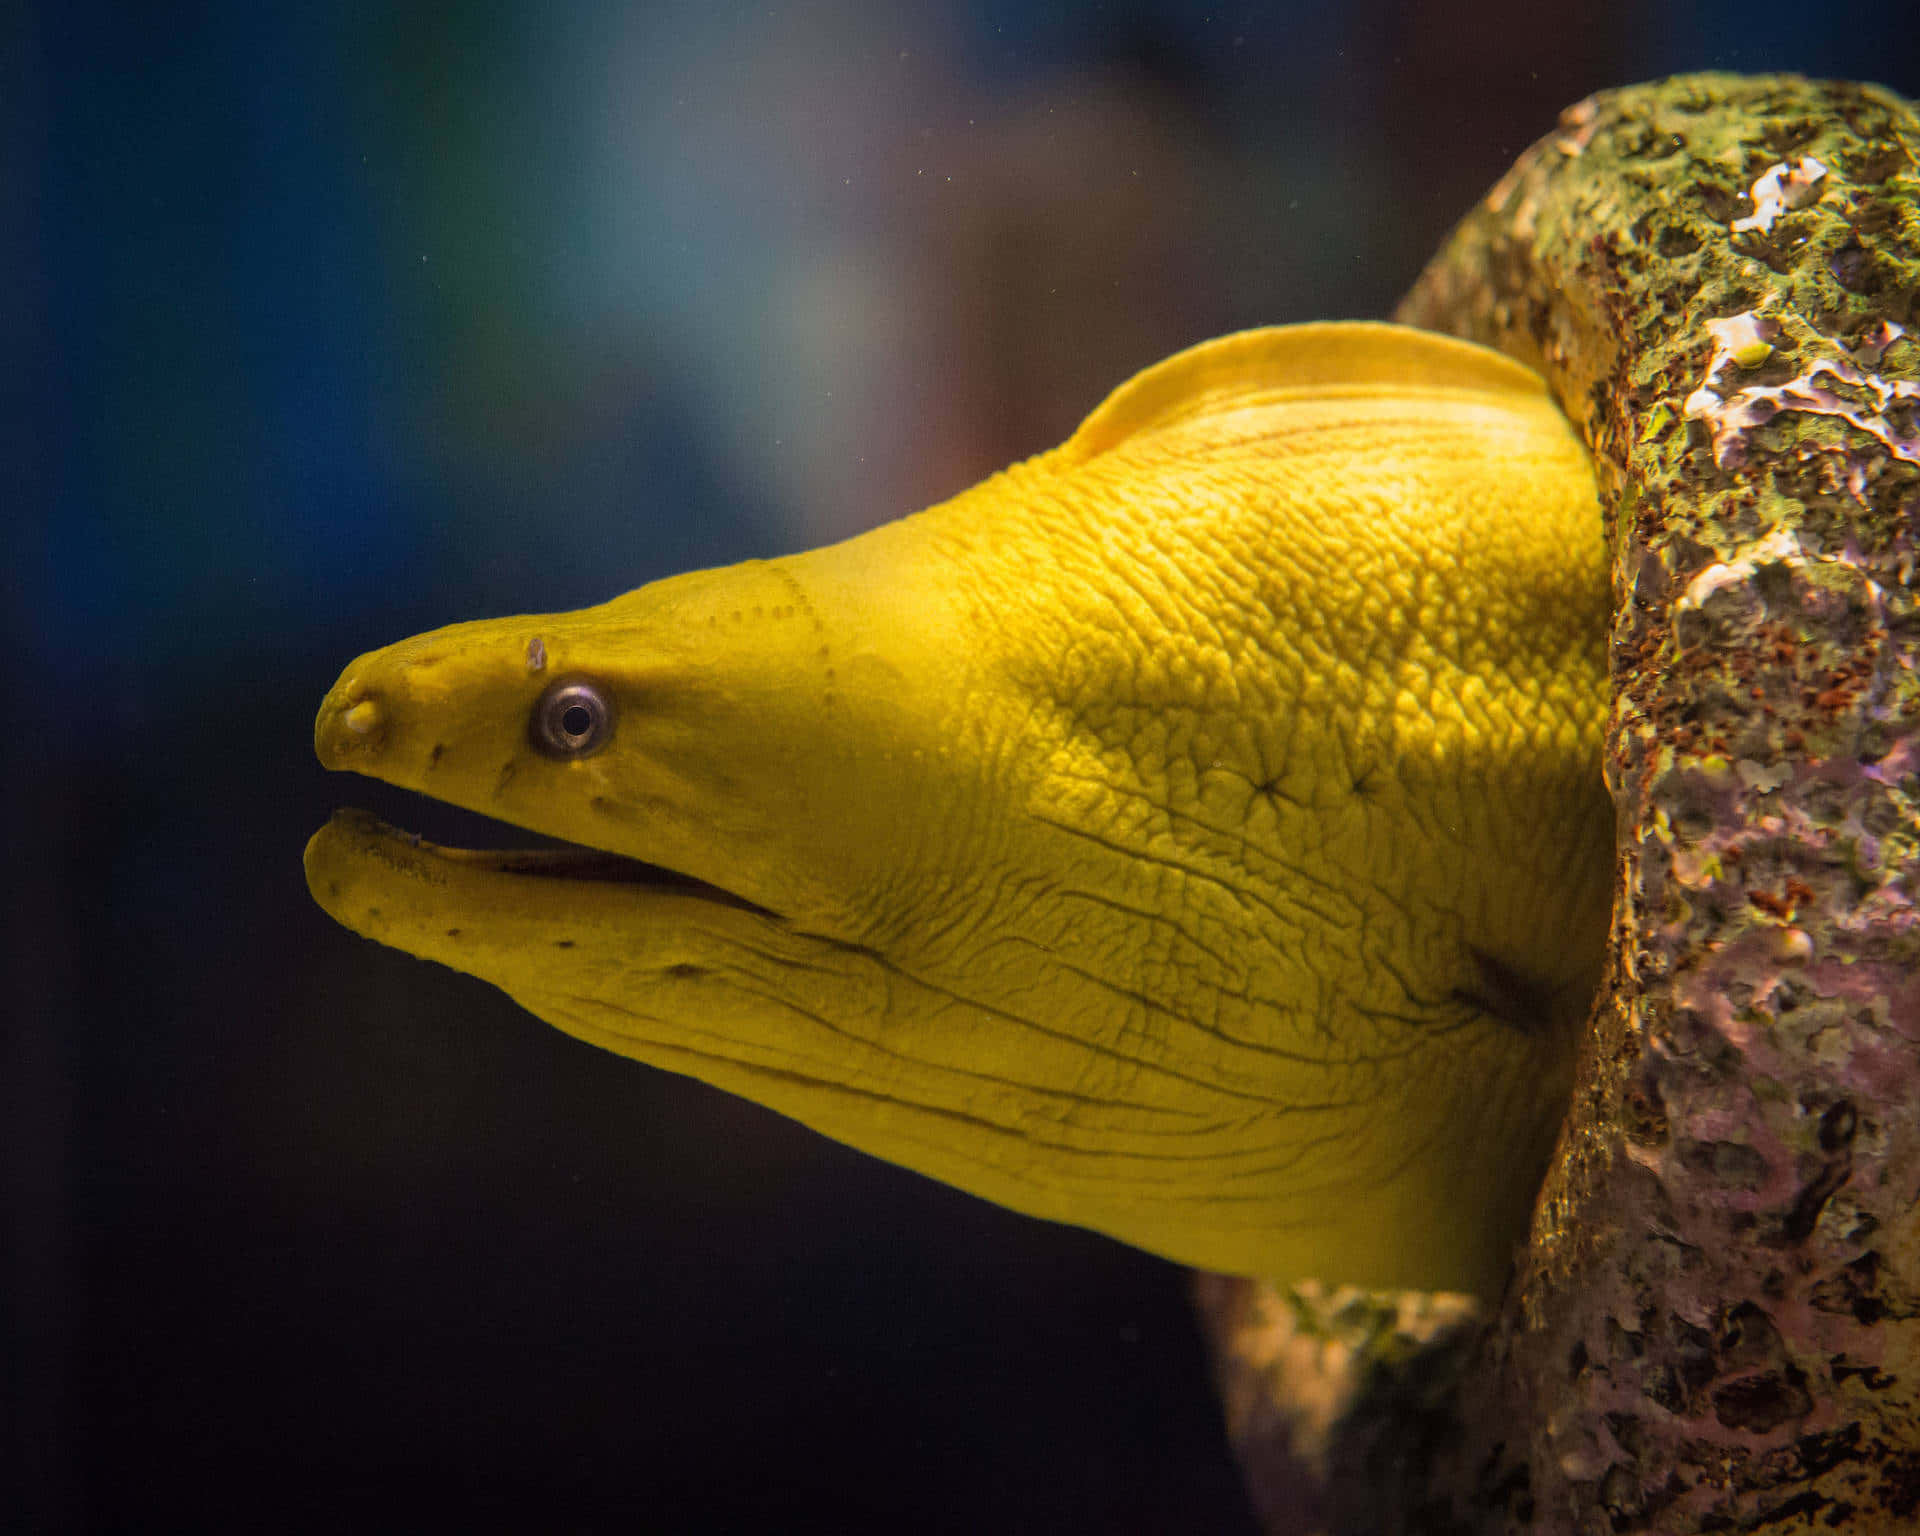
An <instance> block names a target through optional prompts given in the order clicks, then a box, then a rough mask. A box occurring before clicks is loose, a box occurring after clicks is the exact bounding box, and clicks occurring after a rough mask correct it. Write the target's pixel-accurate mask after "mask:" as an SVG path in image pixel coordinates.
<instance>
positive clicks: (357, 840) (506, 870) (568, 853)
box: [323, 807, 777, 918]
mask: <svg viewBox="0 0 1920 1536" xmlns="http://www.w3.org/2000/svg"><path fill="white" fill-rule="evenodd" d="M323 835H325V836H331V837H335V838H340V839H342V840H345V841H348V842H350V843H352V844H354V845H357V846H359V847H362V848H368V849H371V848H375V847H378V846H380V845H382V844H385V845H388V846H392V847H404V848H406V849H407V850H408V851H409V852H410V854H411V855H412V856H413V857H415V858H419V859H424V860H426V861H429V862H434V863H439V864H446V865H454V866H458V867H462V868H466V869H470V870H475V871H484V872H486V873H489V874H495V875H507V876H512V877H515V878H521V879H529V880H558V881H566V882H570V883H578V884H601V885H625V886H645V887H648V888H649V889H652V890H656V891H659V892H662V893H667V894H672V895H676V896H690V897H694V898H697V899H698V900H701V901H708V902H713V903H715V904H717V905H721V906H727V907H733V908H735V909H737V910H739V911H742V912H750V913H753V914H754V915H756V916H759V917H767V918H773V917H776V916H777V914H776V913H774V912H771V911H769V910H768V909H767V908H765V907H763V906H760V905H759V904H758V903H757V902H752V901H749V900H747V898H746V897H744V896H737V895H735V894H734V893H733V892H732V891H728V890H724V889H722V888H721V887H720V886H717V885H709V884H708V883H707V882H706V881H704V880H700V879H696V878H695V877H694V876H692V875H687V874H682V873H681V872H680V871H679V870H675V869H667V868H665V867H663V866H661V865H658V864H649V863H647V862H646V861H645V860H642V859H633V858H628V857H627V856H626V855H625V854H620V853H611V852H608V851H607V850H605V849H602V848H585V847H581V846H579V845H578V844H572V843H561V844H558V845H556V846H552V847H545V848H454V847H449V846H447V845H445V844H443V843H435V842H431V841H429V840H428V839H427V838H425V837H423V836H421V835H420V834H419V833H418V832H408V831H406V830H404V829H403V828H400V827H395V826H393V825H392V824H390V823H388V822H385V821H382V820H381V819H380V818H379V817H378V816H375V815H374V814H373V813H372V812H370V811H363V810H359V809H357V808H354V807H344V808H342V809H340V810H337V811H335V812H334V813H333V816H332V818H331V820H330V821H329V822H328V824H327V827H326V829H325V832H324V833H323Z"/></svg>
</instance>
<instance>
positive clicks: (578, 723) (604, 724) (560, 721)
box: [529, 682, 613, 757]
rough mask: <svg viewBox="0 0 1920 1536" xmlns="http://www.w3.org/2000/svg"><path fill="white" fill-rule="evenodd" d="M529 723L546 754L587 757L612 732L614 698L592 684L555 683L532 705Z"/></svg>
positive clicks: (599, 747)
mask: <svg viewBox="0 0 1920 1536" xmlns="http://www.w3.org/2000/svg"><path fill="white" fill-rule="evenodd" d="M529 726H530V728H531V734H532V736H533V744H534V745H535V746H536V747H538V748H539V749H540V750H541V751H542V752H544V753H546V754H547V756H548V757H586V756H587V755H589V754H590V753H594V752H598V751H599V750H600V749H601V748H602V747H604V746H605V745H606V744H607V741H608V739H609V738H610V737H612V735H613V701H612V700H611V699H609V698H608V697H607V696H606V695H605V694H604V693H602V692H601V691H600V690H599V689H598V688H596V687H594V685H593V684H592V683H582V682H570V683H568V682H562V683H555V684H554V685H553V686H552V687H551V688H549V689H548V690H547V691H546V692H545V693H543V694H541V695H540V699H539V702H538V703H536V704H535V705H534V706H533V719H532V720H531V721H530V722H529Z"/></svg>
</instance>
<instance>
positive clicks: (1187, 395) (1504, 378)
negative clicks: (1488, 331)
mask: <svg viewBox="0 0 1920 1536" xmlns="http://www.w3.org/2000/svg"><path fill="white" fill-rule="evenodd" d="M1427 390H1433V391H1447V392H1462V393H1471V394H1477V395H1483V396H1496V397H1497V396H1507V397H1513V396H1520V397H1525V398H1527V399H1529V400H1530V401H1534V402H1538V401H1542V400H1545V399H1546V398H1547V387H1546V384H1545V382H1544V381H1543V380H1542V379H1541V378H1540V376H1539V375H1538V374H1536V373H1535V372H1534V371H1533V370H1532V369H1530V368H1528V367H1526V366H1525V365H1524V364H1521V363H1517V362H1515V361H1514V360H1513V359H1512V358H1510V357H1507V356H1504V355H1503V354H1501V353H1499V352H1495V351H1494V350H1493V349H1492V348H1490V347H1483V346H1480V345H1478V344H1477V343H1475V342H1470V341H1461V340H1459V339H1458V338H1457V337H1453V336H1442V335H1439V334H1437V333H1435V332H1433V331H1421V330H1415V329H1414V328H1413V327H1412V326H1406V325H1389V324H1386V323H1385V322H1382V321H1374V320H1343V321H1330V322H1325V323H1317V324H1309V325H1275V326H1266V327H1264V328H1262V329H1259V330H1252V331H1237V332H1235V333H1234V334H1233V335H1231V336H1221V337H1218V338H1217V339H1215V340H1213V341H1206V342H1202V343H1201V344H1200V345H1199V346H1196V347H1189V348H1187V350H1186V351H1184V352H1176V353H1175V354H1174V355H1173V356H1172V357H1170V358H1168V359H1167V360H1166V361H1165V362H1162V363H1156V364H1155V365H1154V366H1153V367H1151V368H1148V369H1147V370H1146V371H1145V372H1142V373H1137V374H1135V375H1134V376H1133V377H1132V378H1131V379H1129V380H1127V382H1126V383H1124V384H1122V385H1121V386H1120V387H1119V388H1118V389H1116V390H1115V391H1114V392H1113V393H1112V394H1110V395H1108V396H1107V398H1106V399H1105V400H1103V401H1101V403H1100V404H1099V406H1098V407H1096V408H1095V410H1094V412H1093V414H1092V415H1090V416H1088V417H1087V419H1086V420H1085V421H1083V422H1082V423H1081V424H1080V428H1079V430H1078V431H1077V432H1075V433H1074V434H1073V436H1072V437H1071V438H1070V439H1068V441H1067V442H1066V444H1065V445H1064V447H1063V448H1062V450H1061V452H1062V453H1063V454H1064V455H1065V456H1066V457H1067V458H1068V459H1069V460H1070V461H1073V462H1081V461H1084V460H1086V459H1090V458H1093V457H1094V456H1096V455H1097V454H1102V453H1105V452H1107V451H1108V450H1109V449H1111V448H1115V447H1117V446H1119V445H1120V444H1121V443H1123V442H1125V441H1126V440H1127V439H1129V438H1132V437H1136V436H1140V435H1143V434H1145V433H1149V432H1155V431H1159V430H1162V429H1164V428H1167V427H1171V426H1173V425H1175V424H1176V423H1179V422H1182V421H1187V420H1191V419H1193V418H1196V417H1202V416H1207V415H1212V414H1215V413H1221V412H1226V411H1235V410H1242V409H1246V408H1249V407H1251V406H1254V405H1257V404H1261V403H1265V402H1275V403H1277V402H1279V401H1282V400H1284V399H1285V398H1286V397H1287V396H1289V395H1314V396H1319V397H1324V396H1326V395H1329V394H1353V395H1368V394H1403V393H1407V392H1410V391H1427Z"/></svg>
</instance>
